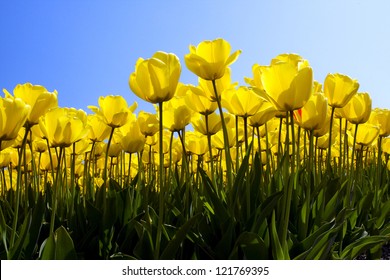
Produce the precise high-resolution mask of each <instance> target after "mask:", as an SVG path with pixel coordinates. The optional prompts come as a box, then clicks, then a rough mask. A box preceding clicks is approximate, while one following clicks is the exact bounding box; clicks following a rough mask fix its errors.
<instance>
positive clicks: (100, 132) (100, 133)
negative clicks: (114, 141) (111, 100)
mask: <svg viewBox="0 0 390 280" xmlns="http://www.w3.org/2000/svg"><path fill="white" fill-rule="evenodd" d="M87 123H88V126H89V133H88V138H89V139H90V140H91V141H92V142H101V141H104V140H105V139H107V138H108V136H109V135H110V131H111V128H110V127H109V126H108V125H106V123H105V122H104V121H103V118H102V117H101V116H99V115H96V114H95V115H88V116H87Z"/></svg>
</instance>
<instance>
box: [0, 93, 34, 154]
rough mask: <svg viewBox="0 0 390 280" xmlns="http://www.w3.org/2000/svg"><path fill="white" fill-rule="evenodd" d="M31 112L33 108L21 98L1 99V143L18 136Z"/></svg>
mask: <svg viewBox="0 0 390 280" xmlns="http://www.w3.org/2000/svg"><path fill="white" fill-rule="evenodd" d="M30 111H31V106H30V105H28V104H26V103H25V102H24V101H23V100H22V99H20V98H3V97H0V143H1V142H3V141H9V140H14V139H15V138H16V137H17V136H18V133H19V130H20V129H21V127H22V126H23V125H24V124H25V122H26V120H27V118H28V115H29V113H30ZM2 148H3V147H2Z"/></svg>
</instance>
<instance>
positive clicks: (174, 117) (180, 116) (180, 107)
mask: <svg viewBox="0 0 390 280" xmlns="http://www.w3.org/2000/svg"><path fill="white" fill-rule="evenodd" d="M163 110H164V119H163V125H164V127H166V128H167V129H169V130H170V131H180V130H182V129H184V128H185V127H186V126H187V125H188V124H189V123H190V121H191V117H192V115H193V111H192V110H191V109H190V108H188V106H187V104H186V102H185V98H183V97H174V98H172V99H171V100H169V101H167V102H165V103H163Z"/></svg>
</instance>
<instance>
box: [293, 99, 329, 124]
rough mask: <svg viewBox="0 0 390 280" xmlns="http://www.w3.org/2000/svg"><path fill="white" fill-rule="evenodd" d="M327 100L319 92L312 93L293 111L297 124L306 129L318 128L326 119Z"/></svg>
mask: <svg viewBox="0 0 390 280" xmlns="http://www.w3.org/2000/svg"><path fill="white" fill-rule="evenodd" d="M327 112H328V101H327V99H326V98H325V96H324V95H322V94H321V93H313V94H312V96H311V97H310V99H309V100H308V101H307V103H306V104H305V105H304V106H303V107H302V109H300V110H298V111H295V117H296V119H297V122H298V124H299V126H301V127H302V128H303V129H306V130H310V131H311V130H316V129H320V128H321V127H322V126H323V124H324V123H325V121H326V117H327Z"/></svg>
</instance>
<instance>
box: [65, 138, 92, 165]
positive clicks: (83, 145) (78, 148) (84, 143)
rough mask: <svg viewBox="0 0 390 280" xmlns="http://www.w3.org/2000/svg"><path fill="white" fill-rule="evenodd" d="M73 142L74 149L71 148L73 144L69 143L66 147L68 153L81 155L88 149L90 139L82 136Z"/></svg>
mask: <svg viewBox="0 0 390 280" xmlns="http://www.w3.org/2000/svg"><path fill="white" fill-rule="evenodd" d="M74 144H75V145H74V146H75V149H74V150H73V145H70V146H69V147H68V148H67V150H68V153H69V154H73V155H83V154H84V153H85V152H86V151H87V150H88V148H89V144H90V141H89V140H88V138H83V139H81V140H80V141H77V142H75V143H74ZM69 166H70V165H69Z"/></svg>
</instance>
